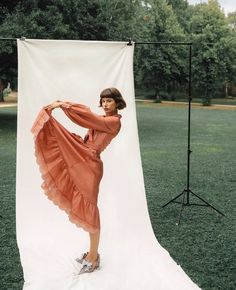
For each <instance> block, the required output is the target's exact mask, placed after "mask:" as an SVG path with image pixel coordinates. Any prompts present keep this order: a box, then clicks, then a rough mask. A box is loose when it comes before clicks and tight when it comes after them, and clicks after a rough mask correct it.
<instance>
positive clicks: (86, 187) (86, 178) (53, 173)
mask: <svg viewBox="0 0 236 290" xmlns="http://www.w3.org/2000/svg"><path fill="white" fill-rule="evenodd" d="M61 109H62V110H63V111H64V113H65V114H66V115H67V116H68V117H69V118H70V119H71V120H72V121H73V122H74V123H76V124H78V125H79V126H82V127H84V128H88V131H87V134H86V135H85V137H84V139H83V138H82V137H81V136H80V135H77V134H75V133H71V132H69V131H68V130H67V129H66V128H65V127H63V125H62V124H60V123H59V122H58V121H57V120H56V119H55V118H54V117H53V116H52V111H49V110H46V109H45V108H42V110H41V111H40V112H39V114H38V116H37V118H36V120H35V122H34V124H33V127H32V129H31V132H32V133H33V134H34V142H35V156H36V159H37V163H38V165H39V168H40V171H41V176H42V179H43V183H42V185H41V187H42V188H43V190H44V193H45V194H46V195H47V197H48V198H49V199H50V200H51V201H53V203H54V204H55V205H57V206H59V208H60V209H62V210H64V211H65V212H66V213H67V214H68V216H69V220H70V221H71V222H73V223H74V224H76V225H77V226H78V227H82V228H83V229H84V230H85V231H88V232H91V233H95V232H97V231H98V230H99V229H100V217H99V209H98V207H97V201H98V193H99V184H100V181H101V178H102V176H103V162H102V160H101V158H100V153H101V152H102V151H103V150H104V149H105V148H106V147H107V145H108V144H109V143H110V142H111V140H112V139H113V138H114V137H115V136H116V135H117V134H118V133H119V131H120V128H121V122H120V118H121V115H120V114H116V115H112V116H103V115H97V114H95V113H93V112H91V110H90V108H89V107H87V106H85V105H82V104H76V103H71V102H63V104H62V105H61Z"/></svg>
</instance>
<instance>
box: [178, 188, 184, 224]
mask: <svg viewBox="0 0 236 290" xmlns="http://www.w3.org/2000/svg"><path fill="white" fill-rule="evenodd" d="M185 193H186V191H185V190H184V194H183V201H182V205H181V209H180V213H179V221H178V222H177V223H176V225H177V226H178V225H179V224H180V219H181V216H182V212H183V209H184V200H185Z"/></svg>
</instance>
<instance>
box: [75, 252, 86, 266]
mask: <svg viewBox="0 0 236 290" xmlns="http://www.w3.org/2000/svg"><path fill="white" fill-rule="evenodd" d="M87 255H88V252H87V253H83V254H82V255H81V256H80V257H79V258H76V259H75V261H76V262H78V263H80V264H82V263H83V261H84V259H85V257H86V256H87Z"/></svg>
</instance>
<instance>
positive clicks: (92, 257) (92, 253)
mask: <svg viewBox="0 0 236 290" xmlns="http://www.w3.org/2000/svg"><path fill="white" fill-rule="evenodd" d="M89 236H90V250H89V253H88V255H87V256H86V258H85V260H87V261H89V262H92V263H93V266H95V262H96V259H97V254H98V245H99V238H100V230H99V231H98V232H96V233H94V234H93V233H89Z"/></svg>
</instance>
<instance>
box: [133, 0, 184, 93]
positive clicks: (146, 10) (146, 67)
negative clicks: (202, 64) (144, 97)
mask: <svg viewBox="0 0 236 290" xmlns="http://www.w3.org/2000/svg"><path fill="white" fill-rule="evenodd" d="M139 23H140V26H141V27H142V29H140V39H142V40H143V41H145V42H148V41H151V42H155V41H156V42H165V41H168V42H170V41H183V40H184V39H185V36H184V33H183V30H182V28H181V27H180V25H179V23H178V20H177V17H176V15H175V14H174V11H173V9H172V7H171V6H170V5H168V4H167V2H166V1H165V0H161V1H154V0H153V1H143V7H142V10H140V15H139ZM185 58H186V50H185V49H183V47H180V46H166V45H159V46H153V45H144V46H141V47H137V48H136V58H135V60H136V84H137V85H138V84H142V85H143V86H144V87H145V88H147V89H154V91H155V95H159V94H161V92H162V91H164V92H167V91H168V92H169V93H171V91H173V90H175V89H179V86H182V85H183V84H184V83H186V64H187V62H186V60H185Z"/></svg>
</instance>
